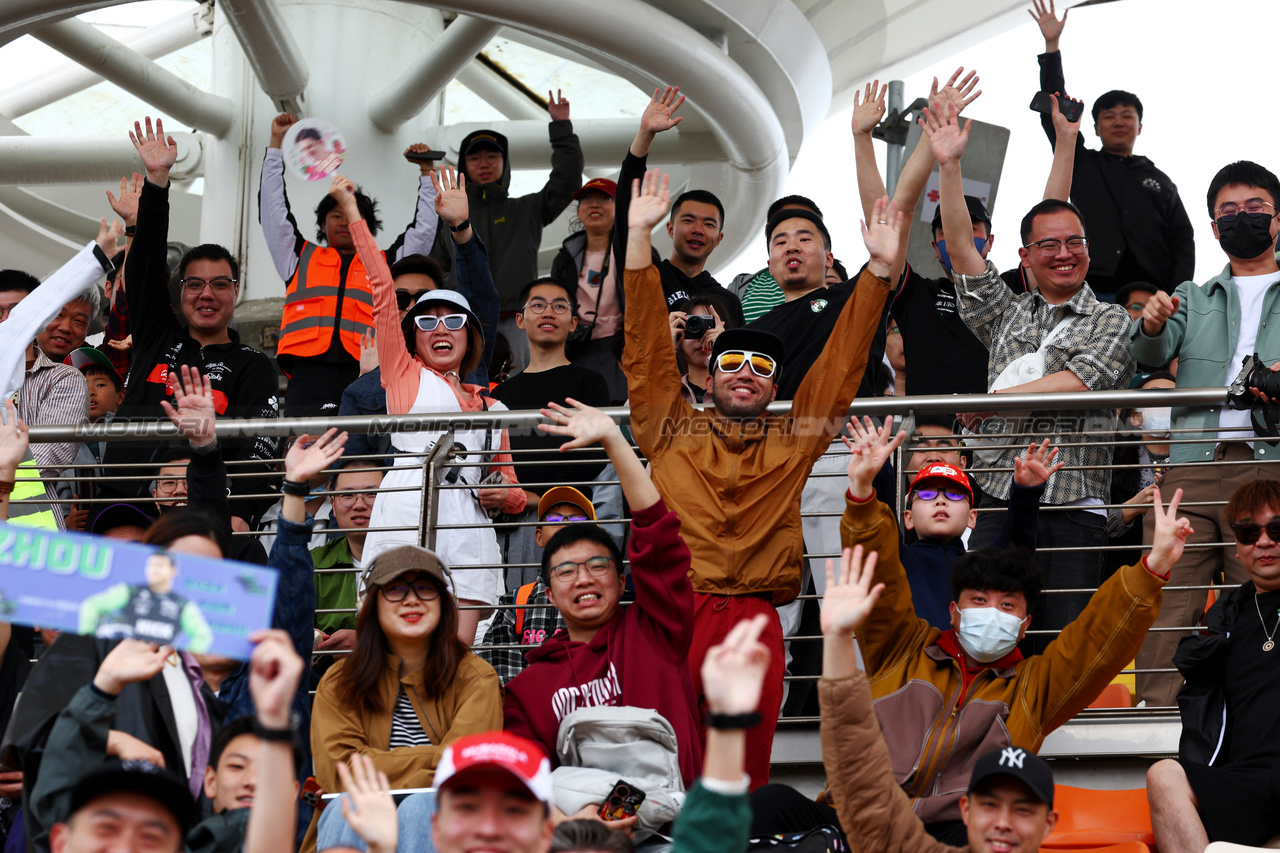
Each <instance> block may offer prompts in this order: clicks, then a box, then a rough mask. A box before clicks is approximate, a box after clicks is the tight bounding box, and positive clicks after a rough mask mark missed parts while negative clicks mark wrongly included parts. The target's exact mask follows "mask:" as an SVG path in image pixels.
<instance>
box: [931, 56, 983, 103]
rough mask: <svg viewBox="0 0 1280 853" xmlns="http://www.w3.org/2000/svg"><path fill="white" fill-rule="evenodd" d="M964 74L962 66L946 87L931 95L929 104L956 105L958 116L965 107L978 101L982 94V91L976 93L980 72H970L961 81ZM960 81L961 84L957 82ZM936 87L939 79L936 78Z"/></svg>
mask: <svg viewBox="0 0 1280 853" xmlns="http://www.w3.org/2000/svg"><path fill="white" fill-rule="evenodd" d="M963 73H964V66H963V65H962V66H960V67H959V68H957V69H956V70H955V72H954V73H953V74H952V75H951V78H950V79H949V80H947V83H946V85H945V86H943V87H942V88H941V89H936V90H935V91H934V92H930V93H929V103H931V104H932V103H933V102H934V101H936V100H941V101H942V103H944V104H946V103H951V104H955V107H956V114H957V115H958V114H959V113H960V112H962V111H963V110H964V108H965V107H967V106H969V105H970V104H972V103H973V102H974V101H976V100H978V96H979V95H981V94H982V90H981V89H978V91H976V92H975V91H974V89H977V87H978V79H979V78H978V72H977V71H970V72H969V73H968V74H965V75H964V79H963V80H960V75H961V74H963ZM957 81H959V82H957ZM933 82H934V85H935V86H936V85H937V82H938V78H936V77H935V78H934V80H933Z"/></svg>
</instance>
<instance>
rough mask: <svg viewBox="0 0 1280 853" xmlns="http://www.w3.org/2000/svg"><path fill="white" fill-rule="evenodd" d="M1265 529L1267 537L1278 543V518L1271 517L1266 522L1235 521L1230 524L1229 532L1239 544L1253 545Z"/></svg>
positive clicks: (1279, 520)
mask: <svg viewBox="0 0 1280 853" xmlns="http://www.w3.org/2000/svg"><path fill="white" fill-rule="evenodd" d="M1264 530H1265V531H1267V538H1268V539H1270V540H1271V541H1272V542H1278V543H1280V518H1273V519H1271V520H1270V521H1268V522H1267V523H1266V524H1258V523H1257V522H1256V521H1237V522H1236V523H1235V524H1233V525H1231V532H1232V533H1234V534H1235V537H1236V541H1237V542H1239V543H1240V544H1241V545H1254V544H1257V541H1258V540H1259V539H1261V538H1262V531H1264Z"/></svg>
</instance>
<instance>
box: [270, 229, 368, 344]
mask: <svg viewBox="0 0 1280 853" xmlns="http://www.w3.org/2000/svg"><path fill="white" fill-rule="evenodd" d="M341 271H342V256H341V255H340V254H339V253H338V250H337V249H331V248H328V247H326V246H317V245H316V244H315V243H312V242H309V241H308V242H307V243H306V244H304V245H303V247H302V252H301V253H299V255H298V268H297V270H295V271H294V273H293V278H292V279H290V281H289V284H288V285H287V286H286V288H285V302H284V315H283V316H282V317H281V318H280V342H279V343H278V344H277V345H276V355H277V356H281V355H289V356H295V357H300V358H305V357H308V356H317V355H324V354H325V353H326V352H328V350H329V343H330V342H331V341H332V340H333V329H334V327H335V326H336V327H337V329H338V335H339V337H340V339H341V341H342V348H343V349H345V350H346V351H347V353H348V354H349V355H350V356H351V357H352V358H354V359H356V360H357V361H358V360H359V359H360V336H361V335H362V334H364V333H365V332H366V331H368V330H369V329H371V328H373V288H372V286H371V285H370V284H369V275H368V273H367V272H366V271H365V268H364V264H362V263H361V262H360V256H359V255H356V256H354V257H352V259H351V265H350V266H349V267H348V268H347V287H346V290H345V291H344V292H343V294H342V316H341V317H338V316H337V313H338V291H339V289H340V287H341V285H342V281H341V279H340V278H339V273H340V272H341Z"/></svg>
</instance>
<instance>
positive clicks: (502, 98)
mask: <svg viewBox="0 0 1280 853" xmlns="http://www.w3.org/2000/svg"><path fill="white" fill-rule="evenodd" d="M456 79H457V81H458V82H459V83H461V84H462V85H464V86H466V87H467V88H468V89H470V90H471V91H472V93H473V94H475V95H476V96H477V97H479V98H481V99H482V100H484V102H485V103H487V104H488V105H489V106H491V107H493V108H494V109H495V110H497V111H498V112H500V113H502V114H503V115H504V116H506V117H507V118H509V119H511V120H513V121H518V120H520V119H529V120H532V121H541V122H544V123H545V122H546V121H547V118H548V116H547V111H546V110H544V109H542V108H541V107H539V106H538V105H537V104H535V103H534V102H533V101H531V100H529V98H528V97H527V96H526V95H523V94H521V93H520V92H517V91H516V90H515V89H514V88H512V86H511V84H510V83H508V82H507V81H506V80H503V79H502V75H500V74H499V73H498V72H496V71H494V70H493V69H492V68H490V67H489V66H487V65H485V64H483V63H481V62H477V61H475V60H474V59H473V60H471V62H468V63H467V64H466V65H464V66H462V68H460V69H458V76H457V78H456ZM615 159H616V158H615Z"/></svg>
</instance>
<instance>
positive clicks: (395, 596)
mask: <svg viewBox="0 0 1280 853" xmlns="http://www.w3.org/2000/svg"><path fill="white" fill-rule="evenodd" d="M411 589H412V590H413V594H414V595H416V596H417V597H418V600H419V601H435V600H436V599H437V598H439V597H440V587H438V586H436V585H435V584H434V583H432V582H431V581H429V580H426V579H420V580H416V581H414V582H413V583H411V584H410V583H407V582H405V581H392V582H391V583H389V584H387V585H386V586H384V587H383V588H382V589H381V592H382V597H383V598H385V599H386V600H387V601H390V602H392V603H394V602H397V601H404V600H405V599H406V598H408V597H409V590H411Z"/></svg>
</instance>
